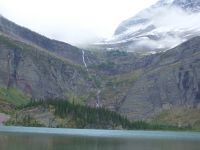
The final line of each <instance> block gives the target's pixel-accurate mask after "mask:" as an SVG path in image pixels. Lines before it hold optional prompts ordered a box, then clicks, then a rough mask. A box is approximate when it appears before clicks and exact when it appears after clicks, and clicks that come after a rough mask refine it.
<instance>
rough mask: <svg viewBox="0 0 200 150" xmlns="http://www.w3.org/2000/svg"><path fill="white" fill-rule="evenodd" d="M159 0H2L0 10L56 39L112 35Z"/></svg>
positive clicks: (80, 39) (73, 41)
mask: <svg viewBox="0 0 200 150" xmlns="http://www.w3.org/2000/svg"><path fill="white" fill-rule="evenodd" d="M156 1H157V0H0V14H1V15H3V16H4V17H6V18H8V19H10V20H12V21H14V22H15V23H17V24H20V25H22V26H25V27H28V28H30V29H31V30H34V31H36V32H39V33H41V34H43V35H45V36H48V37H50V38H53V39H57V40H61V41H65V42H68V43H71V44H80V43H83V42H86V41H90V40H91V39H93V38H95V37H103V38H109V37H111V36H112V35H113V33H114V30H115V29H116V28H117V26H118V25H119V23H120V22H122V21H123V20H125V19H127V18H129V17H132V16H133V15H134V14H136V13H137V12H138V11H140V10H142V9H144V8H146V7H148V6H150V5H152V4H154V3H155V2H156Z"/></svg>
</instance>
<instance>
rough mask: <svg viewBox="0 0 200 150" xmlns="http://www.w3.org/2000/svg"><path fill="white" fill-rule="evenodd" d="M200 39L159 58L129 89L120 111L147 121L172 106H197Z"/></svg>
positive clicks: (130, 116)
mask: <svg viewBox="0 0 200 150" xmlns="http://www.w3.org/2000/svg"><path fill="white" fill-rule="evenodd" d="M199 43H200V37H196V38H193V39H191V40H190V41H188V42H186V43H183V44H182V45H180V46H178V47H176V48H174V49H172V50H170V51H168V52H166V53H163V54H160V55H157V56H155V58H154V59H156V61H154V62H153V63H152V64H151V65H150V66H148V67H147V68H146V69H145V71H144V74H143V75H142V76H141V77H140V78H138V79H137V81H136V82H135V83H134V84H133V86H132V87H131V88H130V90H129V92H128V93H127V97H126V99H125V101H124V103H123V104H122V106H121V107H120V112H121V113H124V114H125V115H127V116H128V117H129V118H130V119H141V118H143V119H147V118H150V117H152V116H153V115H155V114H156V113H158V112H160V111H162V110H163V109H169V108H170V107H172V106H184V107H188V108H194V107H198V106H199V103H200V97H199V95H200V94H199V91H200V89H199V88H200V69H199V66H200V61H199V60H200V44H199Z"/></svg>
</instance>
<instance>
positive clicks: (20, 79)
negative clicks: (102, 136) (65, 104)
mask: <svg viewBox="0 0 200 150" xmlns="http://www.w3.org/2000/svg"><path fill="white" fill-rule="evenodd" d="M0 57H1V59H0V66H1V68H0V76H1V77H0V86H1V87H3V88H17V89H20V90H21V91H23V92H24V93H25V94H28V95H30V96H32V97H33V98H36V99H45V98H58V97H59V98H66V97H68V96H69V95H68V94H69V93H76V94H77V96H78V95H79V96H83V95H84V94H85V93H88V91H87V90H89V89H90V88H92V87H91V85H90V82H89V81H88V76H87V73H86V71H85V70H84V69H83V68H82V67H81V66H79V65H76V64H73V63H71V62H70V61H68V60H65V59H63V58H61V57H59V56H56V55H54V54H53V53H50V52H48V51H44V50H42V49H39V48H38V49H37V48H35V47H32V46H30V45H27V44H24V43H22V42H19V41H15V40H13V39H10V38H8V37H6V36H3V35H1V36H0Z"/></svg>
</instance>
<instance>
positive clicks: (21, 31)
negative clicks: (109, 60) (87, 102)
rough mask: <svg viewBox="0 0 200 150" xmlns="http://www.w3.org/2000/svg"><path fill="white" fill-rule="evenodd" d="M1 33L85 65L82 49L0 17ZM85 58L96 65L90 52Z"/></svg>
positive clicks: (86, 52)
mask: <svg viewBox="0 0 200 150" xmlns="http://www.w3.org/2000/svg"><path fill="white" fill-rule="evenodd" d="M0 31H1V32H2V33H5V34H7V35H10V36H11V37H12V38H16V39H18V40H20V41H23V42H25V43H27V44H29V45H30V44H32V45H34V46H38V47H39V48H43V49H45V50H47V51H50V52H52V53H55V54H56V55H59V56H61V57H64V58H67V59H68V60H70V61H71V62H73V63H75V64H80V65H84V64H83V61H82V50H81V49H79V48H77V47H74V46H72V45H70V44H67V43H64V42H60V41H56V40H53V39H49V38H47V37H45V36H42V35H40V34H38V33H36V32H33V31H31V30H29V29H27V28H24V27H21V26H19V25H17V24H15V23H13V22H11V21H10V20H8V19H6V18H4V17H2V16H0ZM85 56H86V58H87V59H86V60H85V61H86V62H87V63H88V64H92V63H96V61H97V60H96V59H95V56H94V55H92V53H90V52H89V51H85Z"/></svg>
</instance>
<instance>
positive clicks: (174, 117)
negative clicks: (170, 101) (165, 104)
mask: <svg viewBox="0 0 200 150" xmlns="http://www.w3.org/2000/svg"><path fill="white" fill-rule="evenodd" d="M151 122H153V123H156V124H165V125H176V126H180V127H181V126H182V127H184V126H187V127H192V129H193V130H198V131H199V130H200V109H198V108H183V107H174V108H171V109H169V110H164V111H162V112H161V113H160V114H158V115H157V116H155V117H154V118H153V119H152V121H151Z"/></svg>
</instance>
